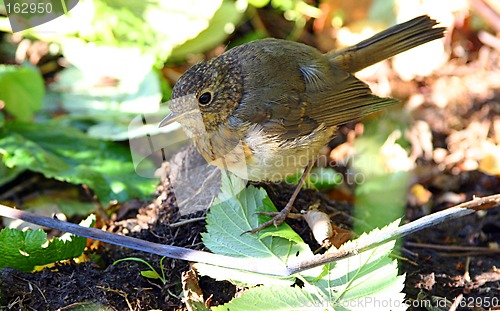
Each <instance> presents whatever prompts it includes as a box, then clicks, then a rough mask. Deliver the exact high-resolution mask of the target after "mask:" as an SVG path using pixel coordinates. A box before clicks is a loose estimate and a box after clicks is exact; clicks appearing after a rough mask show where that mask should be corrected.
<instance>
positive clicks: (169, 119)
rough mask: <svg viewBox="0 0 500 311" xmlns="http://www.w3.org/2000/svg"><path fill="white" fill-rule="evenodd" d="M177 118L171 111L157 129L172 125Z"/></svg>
mask: <svg viewBox="0 0 500 311" xmlns="http://www.w3.org/2000/svg"><path fill="white" fill-rule="evenodd" d="M178 118H179V116H178V115H176V114H174V113H173V112H172V111H171V112H170V113H169V114H167V116H166V117H165V118H164V119H163V120H161V122H160V123H159V124H158V127H164V126H166V125H169V124H171V123H174V122H175V121H177V119H178Z"/></svg>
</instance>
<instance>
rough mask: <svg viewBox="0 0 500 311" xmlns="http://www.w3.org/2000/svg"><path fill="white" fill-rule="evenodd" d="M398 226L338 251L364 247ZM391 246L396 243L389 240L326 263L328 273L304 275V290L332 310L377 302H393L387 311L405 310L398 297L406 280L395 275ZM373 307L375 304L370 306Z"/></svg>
mask: <svg viewBox="0 0 500 311" xmlns="http://www.w3.org/2000/svg"><path fill="white" fill-rule="evenodd" d="M398 223H399V220H398V221H395V222H393V223H392V224H390V225H389V226H386V227H384V228H383V229H375V230H373V231H372V232H370V233H368V234H363V235H362V236H361V237H360V238H359V239H357V240H355V241H350V242H347V243H346V244H344V245H343V246H342V247H341V248H340V249H341V250H342V249H346V248H351V247H353V246H355V245H365V244H366V242H367V241H371V240H374V239H375V238H376V237H378V236H379V235H384V233H385V232H387V231H390V230H392V229H394V228H395V227H397V226H398ZM394 244H395V241H391V242H388V243H385V244H383V245H381V246H379V247H377V248H375V249H372V250H368V251H365V252H361V253H359V254H358V255H356V256H354V257H350V258H346V259H342V260H338V261H336V262H335V263H331V264H327V265H326V266H325V267H326V269H327V271H328V273H326V274H324V275H323V276H322V277H321V278H319V279H318V278H315V277H314V276H311V277H309V276H305V280H307V281H309V282H305V287H304V288H305V289H306V290H308V291H310V292H311V293H316V294H318V295H320V296H321V297H322V299H323V300H324V301H328V302H330V303H331V305H332V307H334V308H335V309H338V308H339V307H342V309H344V310H356V309H358V307H359V308H361V307H363V306H365V307H366V304H367V302H371V303H374V304H375V303H377V302H376V301H377V299H378V303H382V302H383V303H384V304H385V303H387V302H389V301H390V300H391V301H392V303H393V304H392V305H390V306H389V308H387V310H389V309H393V310H394V309H399V307H401V308H403V309H406V305H405V304H404V303H403V299H404V294H400V292H401V290H402V289H403V286H404V279H405V278H404V276H399V275H398V269H397V262H396V260H394V259H392V258H390V257H389V254H390V253H391V251H392V249H393V247H394ZM332 251H333V250H332ZM306 272H307V271H306ZM370 297H371V298H370ZM346 306H349V307H346ZM373 306H375V305H371V307H373ZM369 307H370V306H369Z"/></svg>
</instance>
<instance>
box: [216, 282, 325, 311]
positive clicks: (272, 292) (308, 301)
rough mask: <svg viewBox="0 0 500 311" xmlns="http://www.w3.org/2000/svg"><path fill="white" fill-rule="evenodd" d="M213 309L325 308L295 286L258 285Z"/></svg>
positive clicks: (247, 310) (321, 303)
mask: <svg viewBox="0 0 500 311" xmlns="http://www.w3.org/2000/svg"><path fill="white" fill-rule="evenodd" d="M212 310H214V311H223V310H227V311H228V310H231V311H240V310H241V311H261V310H262V311H267V310H283V311H286V310H325V307H324V305H323V302H322V301H321V300H319V299H317V298H316V297H314V296H313V295H311V294H310V293H308V292H307V291H305V290H303V289H301V288H299V287H297V286H295V287H289V286H279V285H273V286H260V287H255V288H252V289H250V290H248V291H246V292H245V293H244V294H243V295H241V297H238V298H234V299H233V300H231V301H230V302H228V303H226V304H224V305H222V306H217V307H214V308H212Z"/></svg>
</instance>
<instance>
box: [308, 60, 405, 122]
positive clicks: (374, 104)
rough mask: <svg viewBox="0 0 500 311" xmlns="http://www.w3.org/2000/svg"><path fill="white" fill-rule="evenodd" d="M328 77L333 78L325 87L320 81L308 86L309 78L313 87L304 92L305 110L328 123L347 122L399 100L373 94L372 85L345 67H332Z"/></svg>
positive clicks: (311, 115)
mask: <svg viewBox="0 0 500 311" xmlns="http://www.w3.org/2000/svg"><path fill="white" fill-rule="evenodd" d="M321 77H322V78H324V77H325V75H322V76H321ZM326 79H327V80H329V82H327V83H322V84H321V85H322V87H321V88H317V87H316V85H317V84H315V85H314V86H311V87H309V88H308V87H307V82H306V89H309V90H308V91H306V92H305V93H304V94H302V95H301V98H302V100H301V101H303V102H305V103H306V113H305V114H306V115H307V116H308V117H310V118H312V119H314V120H316V121H317V122H318V123H324V124H325V125H326V126H336V125H340V124H344V123H347V122H349V121H352V120H355V119H358V118H360V117H363V116H365V115H368V114H370V113H373V112H377V111H380V110H382V109H384V108H386V107H388V106H391V105H394V104H397V103H398V101H397V100H395V99H392V98H381V97H378V96H376V95H373V94H372V92H371V90H370V88H369V87H368V85H366V84H365V83H364V82H362V81H360V80H358V79H357V78H356V77H354V76H353V75H351V74H349V73H347V72H345V71H343V70H340V69H337V68H332V74H331V75H328V76H327V78H326ZM309 80H311V78H309ZM306 81H307V79H306ZM313 87H314V90H312V89H313Z"/></svg>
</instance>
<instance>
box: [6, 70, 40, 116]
mask: <svg viewBox="0 0 500 311" xmlns="http://www.w3.org/2000/svg"><path fill="white" fill-rule="evenodd" d="M44 94H45V87H44V84H43V79H42V76H41V75H40V73H39V72H38V71H37V70H35V69H33V68H30V67H16V66H8V65H0V100H1V101H4V102H5V110H7V112H8V113H9V114H11V115H12V116H14V117H15V118H16V119H18V120H21V121H28V120H30V119H31V118H32V117H33V114H34V113H35V112H36V111H38V110H39V109H40V107H41V105H42V100H43V96H44Z"/></svg>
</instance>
